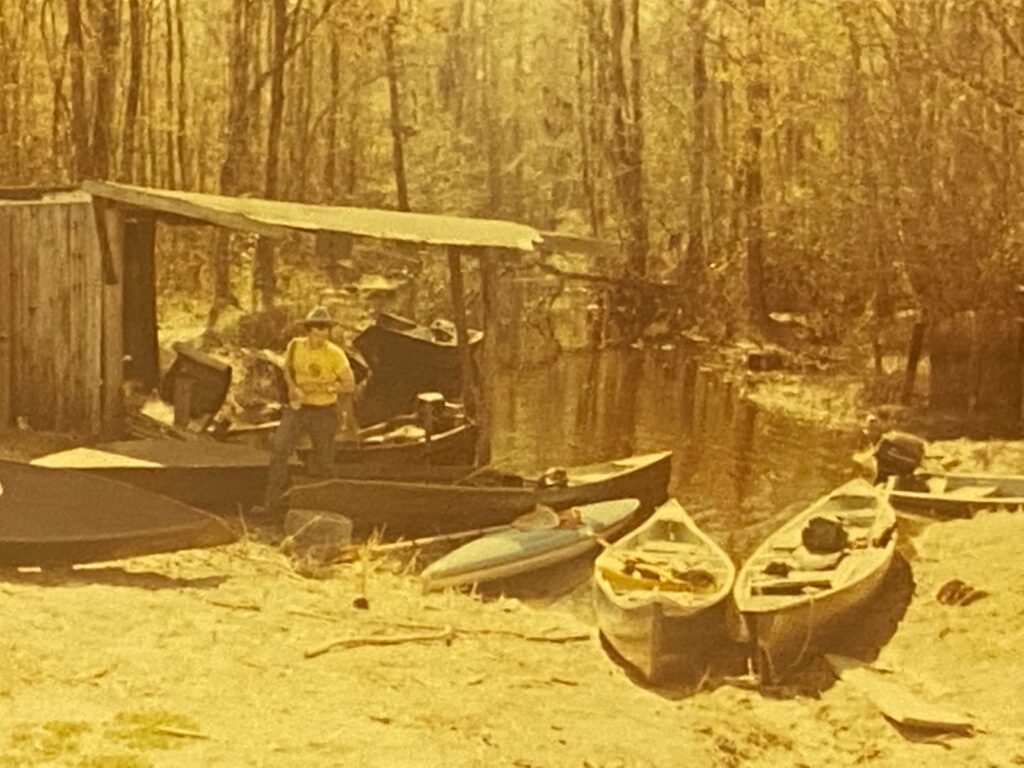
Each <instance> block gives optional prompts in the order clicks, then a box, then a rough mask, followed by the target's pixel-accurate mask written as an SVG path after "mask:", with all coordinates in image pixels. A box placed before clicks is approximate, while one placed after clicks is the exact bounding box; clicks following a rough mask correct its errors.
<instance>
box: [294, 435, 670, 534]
mask: <svg viewBox="0 0 1024 768" xmlns="http://www.w3.org/2000/svg"><path fill="white" fill-rule="evenodd" d="M671 469H672V453H671V451H662V452H659V453H649V454H644V455H641V456H629V457H626V458H622V459H615V460H612V461H603V462H599V463H597V464H589V465H585V466H579V467H570V468H567V469H566V470H565V471H564V478H563V480H564V482H559V483H557V484H543V483H537V482H531V481H528V480H527V481H524V480H523V479H522V478H516V479H517V480H518V481H519V486H518V487H507V486H499V487H496V486H492V485H475V484H471V483H473V482H476V481H475V480H474V479H473V477H472V476H471V477H469V478H466V476H465V475H464V474H463V475H461V476H460V475H459V474H458V470H457V469H456V468H453V467H448V468H446V467H433V468H425V470H424V471H421V472H419V473H418V474H420V475H426V474H427V472H426V470H429V472H430V474H431V475H432V478H429V479H426V478H425V479H422V480H420V481H418V482H413V481H393V480H379V479H352V478H336V479H332V480H325V481H323V482H319V483H311V484H308V485H297V486H295V487H293V488H291V489H290V490H289V491H288V493H287V495H286V499H287V501H288V504H289V506H291V507H293V508H300V509H317V510H323V511H326V512H337V513H340V514H343V515H345V516H346V517H349V518H350V519H351V520H352V521H353V524H354V530H355V534H356V536H365V535H367V534H369V533H370V532H371V531H373V530H374V529H377V530H383V531H384V532H385V535H386V536H388V537H389V538H397V537H413V536H429V535H432V534H437V533H443V532H450V531H461V530H469V529H474V528H482V527H485V526H491V525H501V524H504V523H508V522H510V521H511V520H512V519H513V518H514V517H515V516H516V515H520V514H523V513H524V512H529V511H530V510H532V509H534V508H536V507H537V505H538V504H539V505H543V506H546V507H550V508H552V509H565V508H567V507H572V506H579V505H581V504H591V503H594V502H597V501H606V500H608V499H625V498H634V499H638V500H639V501H640V514H641V515H642V514H645V513H649V512H650V511H651V510H653V509H654V508H655V507H656V506H657V505H658V504H661V503H663V502H664V501H665V499H666V498H668V481H669V475H670V474H671ZM476 474H477V476H479V474H480V473H479V472H478V473H476Z"/></svg>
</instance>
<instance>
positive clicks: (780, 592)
mask: <svg viewBox="0 0 1024 768" xmlns="http://www.w3.org/2000/svg"><path fill="white" fill-rule="evenodd" d="M812 518H826V519H829V520H832V521H835V522H838V523H839V524H840V525H841V526H842V530H843V531H844V532H845V534H846V537H847V538H848V544H847V546H845V547H842V548H840V549H839V551H837V552H835V553H834V554H820V553H811V552H809V551H808V550H807V547H806V546H805V545H804V543H803V534H804V529H805V527H806V526H807V525H808V523H809V521H810V520H811V519H812ZM895 551H896V512H895V510H894V509H893V507H892V505H891V504H890V503H889V500H888V498H887V495H886V493H885V492H884V490H883V489H880V488H877V487H875V486H872V485H871V484H870V483H868V482H867V481H866V480H861V479H857V480H852V481H850V482H848V483H846V484H844V485H842V486H840V487H839V488H836V489H835V490H834V491H832V492H831V493H828V494H826V495H824V496H822V497H821V498H820V499H818V500H817V501H815V502H814V503H813V504H811V505H810V506H809V507H807V508H806V509H805V510H803V511H802V512H800V513H799V514H797V515H796V516H795V517H793V518H792V519H791V520H790V521H789V522H787V523H786V524H785V525H783V526H782V528H780V529H779V530H778V531H776V532H775V533H774V534H772V535H771V536H769V537H768V539H767V540H766V541H765V542H764V543H763V544H761V546H760V547H758V548H757V550H756V551H755V552H754V554H753V555H752V556H751V557H750V559H749V560H747V562H746V563H744V565H743V567H742V568H741V569H740V572H739V575H738V576H737V578H736V587H735V589H734V592H733V594H734V597H735V601H736V607H737V608H738V609H739V611H740V613H741V615H742V617H743V622H744V625H745V628H746V631H747V633H748V634H749V638H750V641H751V643H752V647H753V657H754V663H755V666H756V668H757V671H758V673H759V675H760V677H761V679H762V681H765V682H770V681H774V680H778V679H781V678H784V677H785V676H786V675H787V674H789V673H790V672H792V671H793V670H795V669H796V668H797V667H798V666H799V664H800V663H801V662H802V661H803V660H805V659H806V658H808V656H809V654H810V652H812V651H813V650H815V649H816V646H817V645H818V644H819V643H820V641H821V640H823V639H825V637H826V635H827V633H828V631H829V630H831V629H833V628H834V627H835V626H837V625H839V624H841V623H843V622H844V621H845V620H846V619H848V618H850V617H851V616H852V615H854V614H855V613H856V612H857V611H858V610H859V609H861V608H863V607H864V606H865V604H867V603H868V602H870V601H871V599H872V598H873V597H874V596H875V594H876V593H877V592H878V589H879V587H880V586H881V584H882V582H883V581H884V579H885V576H886V573H887V572H888V570H889V566H890V565H891V564H892V559H893V555H894V553H895Z"/></svg>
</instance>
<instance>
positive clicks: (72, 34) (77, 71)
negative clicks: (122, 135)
mask: <svg viewBox="0 0 1024 768" xmlns="http://www.w3.org/2000/svg"><path fill="white" fill-rule="evenodd" d="M64 6H65V9H66V11H67V16H68V38H67V44H68V59H69V62H70V66H71V145H72V152H73V157H74V163H73V165H72V167H73V169H74V170H73V178H75V179H85V178H88V177H89V176H91V175H92V156H91V152H90V147H89V116H88V114H87V106H86V102H85V44H84V41H83V39H82V7H81V5H80V3H79V0H64Z"/></svg>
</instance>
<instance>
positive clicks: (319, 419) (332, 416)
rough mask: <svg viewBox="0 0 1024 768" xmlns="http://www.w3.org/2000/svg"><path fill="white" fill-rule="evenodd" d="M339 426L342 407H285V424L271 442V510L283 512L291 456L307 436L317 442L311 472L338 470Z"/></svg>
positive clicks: (325, 473)
mask: <svg viewBox="0 0 1024 768" xmlns="http://www.w3.org/2000/svg"><path fill="white" fill-rule="evenodd" d="M337 428H338V409H337V407H336V406H334V405H304V406H302V407H301V408H300V409H299V410H297V411H296V410H293V409H291V408H285V409H284V412H283V413H282V414H281V423H280V424H279V425H278V427H277V430H275V432H274V437H273V439H272V440H271V443H270V470H269V471H268V473H267V495H266V501H265V502H264V505H265V506H266V508H267V509H268V510H270V511H274V512H283V511H284V509H285V507H286V505H285V503H284V501H283V499H282V498H281V497H282V495H283V494H284V492H285V489H286V488H287V487H288V459H289V458H290V457H291V455H292V453H293V452H294V451H295V448H296V447H297V446H298V444H299V441H300V440H301V439H302V436H303V435H309V439H310V441H311V442H312V443H313V458H312V461H310V464H309V469H310V472H311V473H312V474H314V475H317V476H318V477H330V476H331V475H332V474H333V469H334V433H335V432H336V431H337Z"/></svg>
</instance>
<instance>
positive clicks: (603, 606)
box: [592, 499, 736, 683]
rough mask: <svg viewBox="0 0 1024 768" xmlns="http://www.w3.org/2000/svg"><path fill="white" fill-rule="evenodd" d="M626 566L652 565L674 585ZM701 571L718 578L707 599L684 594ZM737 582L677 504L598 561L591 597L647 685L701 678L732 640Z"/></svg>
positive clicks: (614, 642) (612, 641) (603, 626)
mask: <svg viewBox="0 0 1024 768" xmlns="http://www.w3.org/2000/svg"><path fill="white" fill-rule="evenodd" d="M627 562H628V563H633V564H647V565H648V566H649V567H651V566H653V567H655V568H656V569H657V570H659V571H661V572H662V573H663V578H667V579H668V581H663V580H661V579H660V578H659V577H657V576H656V575H655V574H654V573H653V572H652V573H648V574H640V575H638V574H636V573H635V572H633V571H632V570H631V568H630V567H624V563H627ZM696 570H700V571H703V572H704V573H705V574H710V575H712V576H713V577H714V587H713V589H712V591H711V592H709V593H708V594H699V595H698V594H694V593H693V592H691V591H690V589H689V588H687V589H686V590H683V589H682V588H683V587H684V584H683V583H681V582H679V581H678V580H679V579H681V578H685V576H684V575H683V574H690V573H694V572H695V571H696ZM668 574H673V575H672V576H671V577H669V575H668ZM735 578H736V568H735V566H734V565H733V563H732V560H730V558H729V556H728V555H727V554H726V553H725V552H724V551H723V550H722V548H721V547H719V546H718V545H717V544H716V543H715V542H714V541H713V540H712V539H711V538H710V537H709V536H707V534H705V533H704V532H703V531H701V530H700V529H699V528H698V527H697V525H696V524H695V523H694V522H693V520H692V518H690V517H689V515H687V514H686V512H685V511H684V510H683V508H682V507H681V506H680V505H679V503H678V502H677V501H675V500H674V499H671V500H669V501H668V502H667V503H665V504H664V505H662V506H661V507H659V508H658V509H657V510H656V511H655V512H654V514H653V515H652V516H651V517H650V519H648V520H647V521H646V522H644V523H643V524H642V525H641V526H640V527H639V528H637V529H636V530H635V531H633V532H632V533H630V534H627V535H626V536H625V537H623V538H622V539H621V540H620V541H618V542H617V543H616V544H614V545H612V546H611V547H610V548H608V549H606V550H605V551H604V552H603V553H602V554H601V555H600V556H599V557H598V559H597V562H596V563H595V564H594V581H593V590H592V591H593V604H594V612H595V615H596V617H597V626H598V628H599V629H600V631H601V634H602V635H604V637H605V639H606V640H607V641H608V643H609V645H611V646H612V648H614V649H615V651H616V652H617V653H618V654H619V655H620V656H622V658H623V659H625V660H626V661H627V662H629V663H630V664H631V665H632V666H633V667H635V668H636V670H637V671H638V672H639V673H640V674H641V675H643V677H645V678H646V679H647V680H649V681H651V682H653V683H661V682H665V681H667V680H669V679H670V678H675V677H683V676H685V677H687V678H694V677H699V676H700V675H702V674H704V672H705V671H706V670H707V669H708V668H710V666H711V665H712V660H713V659H714V658H715V656H716V655H717V654H719V653H720V651H721V649H722V645H723V642H724V641H725V640H726V639H727V637H728V608H727V606H728V597H729V595H730V593H731V592H732V588H733V583H734V581H735ZM613 579H614V583H613ZM673 585H674V589H676V590H680V591H673Z"/></svg>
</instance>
